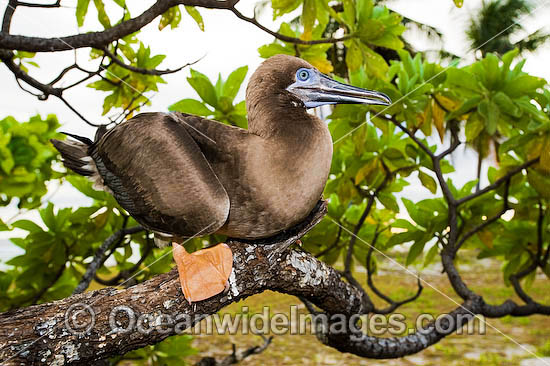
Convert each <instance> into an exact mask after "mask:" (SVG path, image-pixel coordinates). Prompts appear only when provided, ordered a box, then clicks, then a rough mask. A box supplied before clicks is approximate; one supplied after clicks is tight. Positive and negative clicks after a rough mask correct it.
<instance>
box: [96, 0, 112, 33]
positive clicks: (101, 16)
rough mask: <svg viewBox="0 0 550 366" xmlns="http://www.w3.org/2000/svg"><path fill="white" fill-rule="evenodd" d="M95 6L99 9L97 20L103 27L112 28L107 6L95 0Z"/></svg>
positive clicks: (99, 0) (101, 1)
mask: <svg viewBox="0 0 550 366" xmlns="http://www.w3.org/2000/svg"><path fill="white" fill-rule="evenodd" d="M94 5H95V8H96V9H97V20H99V22H100V23H101V25H102V26H103V27H105V28H111V20H110V19H109V16H108V15H107V12H106V11H105V4H103V0H94Z"/></svg>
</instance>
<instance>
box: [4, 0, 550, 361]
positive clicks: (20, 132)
mask: <svg viewBox="0 0 550 366" xmlns="http://www.w3.org/2000/svg"><path fill="white" fill-rule="evenodd" d="M113 1H114V2H115V3H116V4H118V6H120V7H121V8H122V9H123V11H124V19H128V18H129V13H128V10H127V8H126V7H125V3H124V1H122V0H113ZM454 2H455V4H456V6H458V7H460V6H461V5H462V1H458V0H455V1H454ZM89 3H90V1H89V0H79V1H78V4H77V9H76V17H77V21H78V24H79V25H82V24H83V23H84V21H85V18H86V15H87V14H88V7H89ZM507 3H511V1H509V2H507ZM338 5H339V6H332V5H330V6H329V3H328V2H326V1H322V0H272V1H271V6H272V9H273V15H274V18H279V17H281V16H283V15H285V14H288V13H290V12H292V11H294V10H296V9H298V8H299V7H300V6H301V7H302V12H301V16H300V18H299V22H283V23H282V24H281V26H280V29H279V33H280V35H282V36H286V37H293V38H296V39H298V40H301V41H302V42H296V41H295V40H294V41H290V40H289V41H281V40H279V39H277V40H274V42H272V43H270V44H267V45H263V46H261V47H259V49H258V52H259V55H260V56H261V57H264V58H267V57H270V56H272V55H274V54H278V53H284V54H290V55H296V56H299V57H302V58H303V59H305V60H307V61H309V62H310V63H312V64H313V65H314V66H316V67H317V68H319V69H320V70H321V71H322V72H325V73H330V72H333V75H332V76H333V77H334V78H336V79H338V80H341V81H345V82H349V83H351V84H353V85H356V86H359V87H363V88H369V89H376V90H380V91H383V92H385V93H386V94H388V95H389V96H390V97H391V98H392V100H393V101H394V103H393V104H392V105H391V106H389V107H383V106H365V105H338V106H336V107H334V108H333V109H331V113H330V115H329V116H328V126H329V130H330V132H331V134H332V138H333V141H334V144H335V145H334V156H333V161H332V166H331V171H330V177H329V181H328V183H327V186H326V189H325V192H324V194H325V197H326V198H328V200H329V212H328V217H327V218H325V219H324V220H323V221H322V222H321V223H320V224H319V225H317V226H316V227H315V229H314V230H313V231H312V232H310V233H309V234H308V235H307V236H306V238H304V240H303V241H304V248H305V249H306V250H308V251H310V252H312V253H314V254H316V255H317V256H319V257H320V258H321V259H322V260H324V261H326V262H327V263H329V264H335V263H336V264H339V263H340V262H344V261H345V260H346V256H347V252H348V250H349V248H351V249H352V251H351V254H352V258H353V260H354V261H355V264H357V265H361V266H365V267H368V268H369V269H370V270H372V271H376V260H377V259H376V258H375V257H371V256H370V255H369V253H372V250H373V249H372V248H373V246H375V247H376V250H379V251H381V252H383V253H386V252H390V251H392V250H395V249H396V248H397V247H398V246H399V248H404V249H405V250H406V251H407V254H406V256H405V259H404V265H405V266H410V265H414V266H420V267H421V266H428V265H430V264H431V263H433V262H434V261H436V260H437V259H438V258H439V254H440V253H441V251H442V250H443V249H444V248H445V247H446V246H449V245H450V244H449V243H452V242H453V240H454V242H455V243H456V242H457V241H459V240H463V243H462V244H463V247H464V248H469V249H471V250H472V252H474V253H476V254H477V256H478V258H487V257H491V258H494V259H496V260H499V261H501V262H502V268H503V278H504V280H505V281H506V283H508V284H509V283H510V278H511V277H512V276H513V275H515V274H517V273H518V272H520V271H521V270H523V269H525V268H527V267H528V266H529V265H530V264H531V263H532V261H533V258H534V257H540V254H541V252H546V253H548V251H549V248H550V243H549V240H550V239H549V238H548V235H547V233H548V232H549V231H550V228H549V225H550V210H549V201H550V191H549V188H548V187H550V178H549V177H550V117H549V116H550V88H549V87H548V83H547V82H546V81H545V80H543V79H540V78H537V77H534V76H531V75H529V74H527V73H525V72H523V71H522V67H523V65H524V61H523V60H518V54H519V50H515V49H514V50H510V47H508V45H506V47H500V46H499V47H497V48H494V49H490V48H488V49H487V52H485V53H484V57H482V58H481V59H479V60H477V61H476V62H474V63H472V64H469V65H460V66H459V65H457V64H453V65H451V66H450V67H448V68H443V66H441V65H439V64H437V63H431V62H428V61H427V60H425V58H424V57H423V55H422V54H421V53H417V54H415V55H412V54H411V53H410V52H408V51H407V50H405V48H404V42H403V39H402V33H403V31H404V29H405V28H404V26H403V19H402V17H401V15H400V14H397V13H396V12H393V11H391V10H389V9H388V8H387V7H385V6H384V5H381V4H380V2H375V1H372V0H355V1H353V0H343V1H341V2H339V4H338ZM94 6H95V8H96V10H97V13H98V17H99V21H100V22H101V24H102V25H103V26H104V27H105V28H108V27H110V26H112V24H113V23H112V21H111V18H112V17H109V16H108V14H107V13H106V11H105V6H104V4H103V1H102V0H94ZM185 9H186V11H187V13H188V14H189V15H190V16H191V17H192V18H193V19H194V20H195V21H196V23H197V24H198V26H199V27H200V28H201V29H203V28H204V22H203V20H202V17H201V15H200V13H199V12H198V11H197V10H196V9H195V8H190V7H186V8H185ZM181 17H182V14H181V9H180V8H179V7H173V8H171V9H170V10H168V11H167V12H166V13H165V14H164V15H163V16H162V17H161V19H160V22H159V29H161V30H163V29H168V28H170V29H172V28H175V27H177V26H178V25H179V24H180V21H181ZM168 26H170V27H168ZM335 34H340V35H342V34H343V35H344V36H343V42H341V43H339V46H338V47H341V48H343V51H341V52H334V51H335V49H336V47H337V46H335V45H334V42H326V43H317V44H311V43H307V42H305V43H304V42H303V41H312V40H319V39H320V38H322V37H326V36H327V35H328V36H334V35H335ZM138 37H139V34H138V33H136V34H133V35H130V36H127V37H124V38H122V39H120V40H118V41H117V42H115V43H113V44H111V46H110V47H109V50H110V51H111V52H113V53H114V51H115V50H117V51H120V54H121V56H117V57H119V60H121V61H122V62H124V63H126V64H128V65H131V66H133V67H138V68H144V69H153V68H156V67H157V66H159V65H160V64H161V63H162V61H163V59H164V55H152V54H151V51H150V48H149V47H148V46H146V45H145V44H143V43H142V42H141V41H140V40H139V38H138ZM342 45H343V46H342ZM388 50H389V51H391V52H392V53H391V55H392V57H388V55H387V53H386V51H388ZM491 50H494V51H496V53H491V52H489V51H491ZM17 56H18V59H19V62H25V63H27V64H29V65H33V64H32V63H31V62H32V61H29V60H31V59H32V56H33V55H32V54H26V53H18V55H17ZM91 56H92V57H94V58H98V57H103V54H102V53H101V52H98V50H92V51H91ZM336 64H338V65H341V66H343V67H335V66H336ZM33 66H34V65H33ZM247 72H248V68H247V66H243V67H240V68H238V69H236V70H235V71H233V72H232V73H231V74H230V75H228V77H227V78H226V79H223V78H222V76H221V75H219V76H218V79H217V81H216V82H215V83H213V82H211V81H210V80H209V79H208V77H207V76H205V75H204V74H202V73H200V72H199V71H197V70H191V71H190V76H189V77H188V78H187V81H188V82H189V84H190V85H191V86H192V87H193V89H194V90H195V91H196V93H197V95H198V97H199V98H200V99H198V100H197V99H191V98H185V99H181V100H179V101H177V102H176V103H174V104H173V105H171V106H170V110H172V111H179V112H184V113H191V114H196V115H200V116H203V117H207V118H212V119H215V120H218V121H221V122H223V123H226V124H230V125H234V126H239V127H243V128H245V127H246V126H247V120H246V106H245V102H244V101H242V100H238V99H237V95H238V93H239V90H240V89H241V86H242V83H243V81H244V79H245V77H246V75H247ZM163 82H164V81H163V79H162V77H161V76H159V75H150V74H143V73H137V72H133V71H131V70H129V69H128V68H124V67H122V66H120V65H118V64H116V63H111V64H109V66H108V73H107V74H106V77H105V78H103V79H101V80H99V81H95V82H93V83H91V84H89V85H88V86H89V87H91V88H94V89H97V90H100V91H105V92H108V93H109V95H107V96H106V97H105V101H104V105H103V114H106V113H109V112H111V111H112V110H114V109H120V108H122V109H124V110H126V111H128V113H127V114H126V117H130V116H132V115H133V113H135V112H136V111H138V110H139V108H140V106H142V105H143V104H144V103H148V99H147V98H146V97H145V96H144V95H143V93H145V92H147V91H150V90H157V88H158V84H160V83H163ZM58 127H59V124H58V122H57V119H56V118H55V116H48V118H47V119H45V120H43V119H41V118H40V117H39V116H35V117H32V118H31V119H30V120H29V121H28V122H24V123H19V122H18V121H16V120H15V119H14V118H12V117H7V118H5V119H4V120H2V121H0V128H1V129H2V135H1V136H0V158H1V161H0V200H1V204H2V205H4V206H5V205H7V204H9V203H10V202H12V201H13V202H15V201H16V200H18V206H19V207H20V208H36V211H35V212H36V213H38V214H39V216H40V218H41V220H39V221H37V222H32V221H29V220H18V221H15V222H3V221H0V230H2V231H8V230H13V229H15V228H17V229H21V230H23V231H25V232H26V233H27V236H26V237H24V238H12V239H11V240H12V242H13V244H14V245H16V246H18V247H19V248H21V249H22V250H24V254H21V255H19V256H17V257H15V258H12V259H11V260H10V261H8V262H7V263H6V264H7V265H8V269H7V270H4V271H1V272H0V298H2V303H1V304H2V305H0V311H3V310H7V309H11V308H17V307H20V306H25V305H28V304H31V303H37V302H45V301H50V300H54V299H59V298H62V297H65V296H68V295H70V294H71V292H72V291H73V290H74V288H75V287H76V285H77V284H78V282H79V280H80V279H81V278H82V275H83V273H84V271H85V269H86V266H87V263H89V261H90V259H91V257H93V256H94V253H95V252H96V250H97V249H98V248H99V247H100V245H102V243H103V242H104V240H105V239H106V238H108V237H109V236H110V235H111V234H113V233H114V232H115V231H117V230H119V229H121V228H125V227H132V226H135V225H137V223H136V222H135V221H133V219H132V218H130V217H128V215H127V214H126V212H125V211H124V210H123V209H122V208H121V207H120V206H119V205H118V203H117V202H116V201H115V200H114V199H113V198H112V197H111V196H110V195H109V194H107V193H105V192H98V191H95V190H93V189H92V188H91V184H90V183H89V182H88V181H87V180H86V179H85V178H83V177H79V176H74V175H69V174H68V173H66V172H57V171H55V170H54V169H53V168H52V166H55V162H56V161H59V156H56V153H55V150H54V149H53V148H52V146H51V145H50V144H49V143H48V140H49V139H50V138H59V136H58V134H57V133H56V132H55V130H56V129H57V128H58ZM436 132H437V134H436ZM457 138H459V139H460V140H462V142H466V143H468V145H469V146H470V147H473V148H474V149H475V150H476V151H478V152H479V153H480V156H481V158H488V157H491V154H492V157H491V159H490V160H489V162H490V164H491V167H489V168H488V169H486V170H485V171H483V172H482V173H483V175H482V176H480V177H482V178H485V177H486V178H487V179H488V181H489V184H494V185H496V186H495V187H494V189H493V190H490V191H488V192H486V193H485V194H482V195H476V192H477V188H476V186H477V185H478V184H479V180H473V181H470V182H467V183H465V184H462V185H459V184H458V183H457V180H453V177H456V176H453V175H451V173H453V172H454V168H453V167H452V165H451V163H450V157H451V154H450V152H452V151H450V152H449V153H448V154H444V155H438V156H440V158H438V159H434V156H435V153H436V152H438V153H439V152H440V151H441V150H444V149H447V148H448V147H449V146H451V147H452V146H453V143H454V142H456V141H457V140H456V139H457ZM436 160H437V161H436ZM480 161H481V160H480ZM528 162H532V163H531V165H529V167H528V168H527V169H526V170H525V173H523V172H521V171H522V170H521V169H519V170H518V167H521V166H522V165H524V164H526V163H528ZM480 167H481V165H478V168H480ZM514 171H516V174H514V175H512V176H510V177H509V179H508V183H506V184H500V183H499V182H501V178H502V177H507V174H511V172H514ZM62 178H63V179H64V180H66V181H67V182H68V183H70V184H71V185H72V186H73V187H75V188H76V189H78V190H79V191H80V192H82V193H83V194H84V195H86V196H88V197H89V198H91V199H92V200H93V202H92V204H90V205H88V206H82V207H74V208H63V209H59V208H55V207H54V206H53V205H52V204H47V205H45V204H44V205H41V198H43V196H44V194H45V193H46V192H47V182H49V181H52V180H59V179H62ZM415 184H416V185H422V186H423V187H424V188H422V189H423V190H424V192H423V193H424V194H425V195H426V196H428V197H429V198H426V199H421V200H416V202H415V201H414V200H412V199H411V197H406V196H405V193H408V191H404V190H405V187H407V186H409V185H415ZM449 195H450V197H452V198H453V199H455V200H464V202H461V203H460V205H458V206H457V212H456V217H457V218H456V220H457V225H458V226H457V228H456V230H455V231H451V229H450V227H449V223H450V221H451V219H452V217H450V216H451V215H450V214H449V212H451V211H450V210H451V207H450V205H449V198H448V197H449ZM38 206H41V207H40V208H37V207H38ZM503 208H510V209H511V211H508V212H509V214H508V215H507V216H503V214H502V213H501V211H502V209H503ZM499 213H500V215H499ZM510 213H513V215H510ZM495 215H496V216H495ZM504 217H506V218H504ZM4 219H5V218H4ZM335 223H337V224H338V225H341V226H340V227H339V226H338V225H336V224H335ZM470 232H471V233H472V234H471V235H469V236H467V235H465V234H467V233H470ZM541 232H542V234H540V233H541ZM352 234H353V235H354V234H356V235H357V237H358V240H357V241H356V242H355V245H354V246H350V245H349V244H350V242H351V238H352ZM454 235H456V237H455V236H454ZM151 240H152V239H151V235H150V234H149V233H138V234H133V235H131V236H129V237H127V238H124V239H123V240H121V241H120V242H118V243H115V245H114V246H113V247H112V248H109V250H108V252H107V257H109V258H111V261H113V259H114V263H115V264H113V265H112V266H105V265H103V266H102V267H101V269H100V271H99V272H98V275H97V277H98V278H96V281H98V282H97V283H95V284H94V285H95V286H98V283H99V282H101V281H104V282H108V280H110V279H113V278H118V277H121V281H118V282H116V283H115V284H117V285H121V284H122V283H124V282H122V281H128V280H130V279H131V280H132V281H137V282H139V281H143V280H145V279H147V278H150V277H151V276H152V275H155V274H158V273H163V272H166V271H167V270H168V269H169V268H170V267H171V265H172V263H171V262H172V261H171V256H170V255H169V252H170V250H169V249H157V248H154V249H153V248H152V244H151ZM221 240H223V238H221V237H217V236H211V237H207V238H200V239H192V240H190V241H188V242H187V243H186V247H187V249H188V250H195V249H198V248H201V247H203V246H204V245H207V244H209V243H214V242H219V241H221ZM459 249H460V248H459ZM460 254H461V252H459V255H457V259H456V260H457V261H460V260H461V258H460V257H461V255H460ZM136 257H138V258H143V259H142V261H140V262H139V263H137V264H136V259H135V258H136ZM367 258H370V262H369V263H367ZM547 261H548V258H547ZM543 271H544V273H545V274H546V275H547V276H549V277H550V265H549V264H548V263H545V264H544V268H543ZM121 273H129V275H128V276H126V277H125V276H120V274H121ZM534 274H535V272H531V274H530V275H528V276H526V277H525V278H524V279H522V280H523V284H524V285H527V286H526V287H528V286H529V284H530V283H532V281H534V280H535V276H534ZM134 276H135V277H134ZM191 352H192V351H191V348H190V338H189V337H188V336H181V337H177V338H176V337H172V338H169V339H168V340H166V341H165V342H163V343H160V344H158V345H156V346H152V347H147V348H144V349H141V350H138V351H134V352H131V353H130V354H128V355H126V356H125V357H128V358H132V359H133V360H134V362H136V363H137V364H153V365H157V364H158V365H160V364H177V363H178V362H180V361H181V359H182V358H183V357H184V356H186V355H188V354H190V353H191ZM117 361H120V360H117Z"/></svg>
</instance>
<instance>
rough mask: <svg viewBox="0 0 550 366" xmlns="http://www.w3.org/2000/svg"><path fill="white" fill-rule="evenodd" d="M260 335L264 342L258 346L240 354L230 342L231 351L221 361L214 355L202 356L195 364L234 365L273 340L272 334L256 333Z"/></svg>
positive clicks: (262, 349)
mask: <svg viewBox="0 0 550 366" xmlns="http://www.w3.org/2000/svg"><path fill="white" fill-rule="evenodd" d="M258 335H259V336H260V337H262V339H263V341H264V343H263V344H262V345H259V346H253V347H250V348H247V349H246V350H244V351H242V352H241V353H240V354H237V347H236V346H235V344H232V345H231V347H232V352H231V354H230V355H229V356H227V357H225V358H224V359H223V360H221V361H217V360H216V359H215V358H214V357H204V358H202V359H201V360H200V361H199V362H197V363H196V364H195V365H196V366H228V365H235V364H237V363H239V362H241V361H242V360H244V359H245V358H247V357H249V356H252V355H257V354H260V353H262V352H263V351H265V350H266V349H267V347H269V345H270V344H271V341H272V340H273V336H270V337H266V336H264V335H263V334H258Z"/></svg>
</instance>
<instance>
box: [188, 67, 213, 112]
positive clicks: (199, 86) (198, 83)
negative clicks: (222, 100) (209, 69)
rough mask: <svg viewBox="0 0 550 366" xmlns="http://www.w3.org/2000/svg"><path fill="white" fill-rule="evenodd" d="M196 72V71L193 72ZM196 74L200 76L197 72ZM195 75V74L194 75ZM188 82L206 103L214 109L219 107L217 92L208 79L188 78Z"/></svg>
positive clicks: (201, 77)
mask: <svg viewBox="0 0 550 366" xmlns="http://www.w3.org/2000/svg"><path fill="white" fill-rule="evenodd" d="M193 71H194V70H193ZM195 74H196V75H197V74H199V73H197V72H195ZM192 75H193V74H192ZM200 75H202V74H200ZM187 81H188V82H189V84H190V85H191V87H193V89H195V91H196V92H197V94H199V96H200V97H201V99H202V100H204V101H205V102H206V103H208V104H210V105H211V106H212V107H214V108H216V107H217V106H218V96H217V95H216V90H215V89H214V85H212V83H211V82H210V80H208V78H206V76H204V75H203V76H193V77H190V78H187Z"/></svg>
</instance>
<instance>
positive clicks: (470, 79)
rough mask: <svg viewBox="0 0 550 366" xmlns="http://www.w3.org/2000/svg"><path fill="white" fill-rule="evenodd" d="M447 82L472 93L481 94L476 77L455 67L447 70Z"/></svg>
mask: <svg viewBox="0 0 550 366" xmlns="http://www.w3.org/2000/svg"><path fill="white" fill-rule="evenodd" d="M447 82H449V83H451V84H454V85H457V86H460V87H463V88H466V89H468V90H470V91H474V92H479V85H478V83H477V80H476V78H475V76H474V75H473V74H472V73H470V72H468V71H466V70H464V69H457V68H455V67H453V68H450V69H449V70H447Z"/></svg>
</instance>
